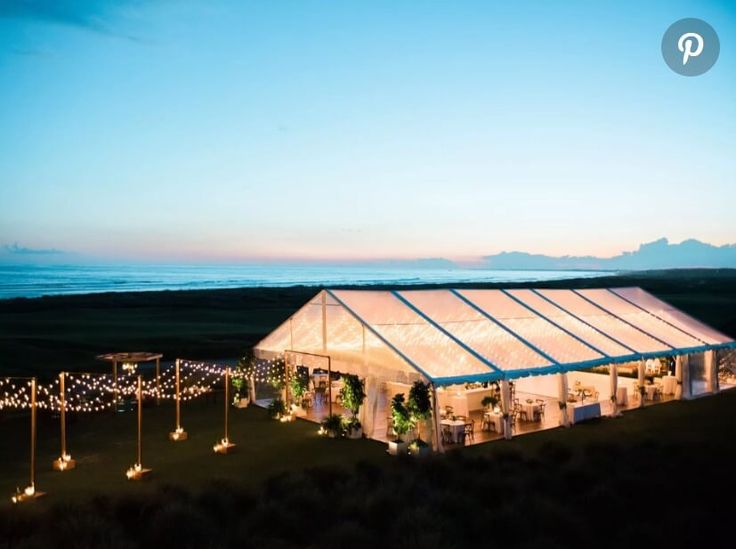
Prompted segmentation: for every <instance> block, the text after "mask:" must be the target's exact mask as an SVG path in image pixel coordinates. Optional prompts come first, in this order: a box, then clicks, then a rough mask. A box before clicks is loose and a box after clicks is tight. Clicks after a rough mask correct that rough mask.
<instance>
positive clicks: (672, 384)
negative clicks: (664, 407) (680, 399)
mask: <svg viewBox="0 0 736 549" xmlns="http://www.w3.org/2000/svg"><path fill="white" fill-rule="evenodd" d="M676 388H677V378H676V377H675V376H663V377H662V393H663V394H665V395H674V394H675V389H676Z"/></svg>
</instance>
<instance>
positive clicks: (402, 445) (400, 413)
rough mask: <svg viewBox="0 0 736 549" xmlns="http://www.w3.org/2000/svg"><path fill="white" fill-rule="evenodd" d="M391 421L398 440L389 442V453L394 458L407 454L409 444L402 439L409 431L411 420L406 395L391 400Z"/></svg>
mask: <svg viewBox="0 0 736 549" xmlns="http://www.w3.org/2000/svg"><path fill="white" fill-rule="evenodd" d="M391 420H392V422H393V426H394V432H395V433H396V440H390V441H389V442H388V453H389V454H391V455H392V456H397V455H399V454H405V453H406V451H407V449H408V447H409V444H408V443H406V442H404V440H403V439H402V438H401V437H402V435H405V434H406V433H407V432H408V431H409V428H410V427H411V418H410V417H409V410H408V409H407V408H406V404H405V403H404V393H399V394H397V395H394V398H393V399H391Z"/></svg>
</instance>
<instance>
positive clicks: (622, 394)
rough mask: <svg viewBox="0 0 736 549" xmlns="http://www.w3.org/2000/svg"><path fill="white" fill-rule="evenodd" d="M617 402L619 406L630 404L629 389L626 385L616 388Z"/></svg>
mask: <svg viewBox="0 0 736 549" xmlns="http://www.w3.org/2000/svg"><path fill="white" fill-rule="evenodd" d="M616 404H618V405H619V406H628V405H629V391H628V389H627V388H626V387H617V388H616Z"/></svg>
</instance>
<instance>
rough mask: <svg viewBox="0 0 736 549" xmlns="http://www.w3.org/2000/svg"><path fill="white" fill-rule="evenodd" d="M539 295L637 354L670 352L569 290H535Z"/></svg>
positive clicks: (667, 347)
mask: <svg viewBox="0 0 736 549" xmlns="http://www.w3.org/2000/svg"><path fill="white" fill-rule="evenodd" d="M537 291H538V292H539V293H540V294H541V295H543V296H544V297H546V298H547V299H549V300H550V301H552V302H554V303H556V304H557V305H559V306H560V307H562V308H563V309H565V310H566V311H568V312H570V313H571V314H573V315H575V316H577V317H579V318H580V319H582V320H583V321H585V322H587V323H588V324H590V325H591V326H593V327H595V328H596V329H598V330H600V331H601V332H603V333H604V334H606V335H607V336H609V337H611V338H613V339H615V340H616V341H618V342H619V343H621V344H622V345H625V346H626V347H628V348H630V349H631V350H632V351H634V352H638V353H655V352H666V351H670V350H671V349H670V347H669V346H667V345H664V344H663V343H660V342H659V341H657V340H656V339H653V338H651V337H649V336H648V335H646V334H644V333H642V332H641V331H640V330H637V329H636V328H634V327H632V326H629V325H628V324H626V323H624V322H621V321H620V320H619V319H617V318H616V317H614V316H612V315H610V314H608V313H606V312H605V311H603V310H602V309H600V308H599V307H596V306H595V305H593V304H592V303H589V302H587V301H585V300H584V299H583V298H582V297H580V296H579V295H577V294H576V293H575V292H572V291H570V290H537Z"/></svg>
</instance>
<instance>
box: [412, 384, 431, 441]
mask: <svg viewBox="0 0 736 549" xmlns="http://www.w3.org/2000/svg"><path fill="white" fill-rule="evenodd" d="M406 408H407V411H408V412H409V420H410V425H411V427H416V429H417V444H416V445H414V447H415V449H416V452H417V453H427V452H430V451H431V449H430V448H429V446H427V444H426V443H425V442H424V441H423V440H422V425H424V426H425V427H426V428H427V429H426V432H429V426H428V425H427V422H428V421H429V420H430V418H431V417H432V397H431V396H430V392H429V384H427V383H422V382H421V381H415V382H414V385H412V386H411V389H409V400H408V401H407V403H406Z"/></svg>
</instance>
